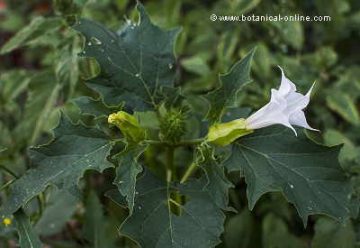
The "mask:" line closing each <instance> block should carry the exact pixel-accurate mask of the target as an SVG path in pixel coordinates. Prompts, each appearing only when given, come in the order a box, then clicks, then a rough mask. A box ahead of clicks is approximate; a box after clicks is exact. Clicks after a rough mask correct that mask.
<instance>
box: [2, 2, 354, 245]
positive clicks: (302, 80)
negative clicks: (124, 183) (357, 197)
mask: <svg viewBox="0 0 360 248" xmlns="http://www.w3.org/2000/svg"><path fill="white" fill-rule="evenodd" d="M143 3H144V5H145V7H146V9H147V11H148V13H149V16H150V17H151V19H152V21H153V22H154V23H156V24H157V25H158V26H160V27H162V28H174V27H176V26H181V27H182V32H181V33H180V34H179V36H178V39H177V42H176V47H175V52H176V55H177V61H176V64H175V65H173V66H174V70H176V82H177V84H178V85H181V86H182V88H183V90H184V92H186V93H187V94H191V95H193V96H194V104H195V103H197V105H198V106H199V111H201V110H203V108H204V107H203V103H202V102H197V97H196V96H197V95H198V94H201V93H203V92H206V91H208V90H210V89H214V88H215V87H217V83H218V74H219V73H224V72H226V71H228V69H229V68H230V67H231V65H233V64H234V63H235V62H236V61H238V60H239V59H240V58H243V57H244V56H245V55H246V54H247V53H248V52H249V51H250V50H251V49H252V48H254V47H257V49H256V53H255V54H254V60H253V64H252V67H251V69H252V78H253V80H254V83H252V84H251V85H249V86H248V87H246V88H244V91H243V93H242V94H241V96H240V97H239V98H238V99H239V104H240V103H241V105H242V106H244V107H246V108H244V109H243V111H247V112H248V111H249V110H250V109H258V108H259V107H260V106H262V105H263V104H264V103H266V102H267V100H268V99H269V92H270V88H272V87H275V86H276V85H277V84H278V81H279V80H278V78H279V74H280V72H279V70H278V69H276V65H281V66H282V67H283V68H284V69H285V71H286V72H287V75H288V76H289V78H291V79H293V80H294V81H295V82H296V83H297V84H298V86H299V88H300V91H301V92H305V90H306V89H308V88H309V87H310V86H311V84H312V83H313V81H315V80H316V82H317V83H316V87H315V90H314V94H313V98H312V101H311V103H310V108H309V109H308V111H307V115H308V116H310V118H309V122H310V123H311V125H312V126H313V127H316V128H318V129H320V130H321V133H319V134H317V133H315V134H314V133H308V136H309V137H310V138H311V139H313V140H314V141H316V142H318V143H323V144H327V145H337V144H341V143H344V146H343V148H342V149H341V152H340V163H341V166H342V167H343V169H344V170H345V171H346V173H347V176H349V177H351V179H352V182H353V186H354V188H355V192H356V191H359V190H360V188H359V187H360V184H359V179H360V178H359V173H360V169H359V168H360V167H359V166H360V147H359V144H360V142H359V141H360V117H359V109H360V105H359V98H360V93H359V92H360V64H359V62H360V57H359V52H360V48H359V35H360V3H359V2H358V1H356V0H342V1H340V0H331V1H323V0H306V1H295V0H294V1H264V0H263V1H261V0H249V1H246V0H234V1H230V0H225V1H188V0H182V1H161V0H156V1H144V2H143ZM134 5H135V3H134V2H131V1H120V0H117V1H115V0H113V1H111V0H103V1H95V0H90V1H86V0H74V1H71V0H62V1H61V0H56V1H54V2H53V3H49V1H40V0H38V1H26V2H24V1H0V20H1V22H0V27H1V33H0V44H1V45H2V48H1V54H2V55H1V64H0V70H1V75H0V77H1V78H0V166H1V169H2V170H1V178H0V180H1V184H2V187H1V189H2V191H1V200H2V201H5V200H6V199H7V193H6V192H7V188H8V185H9V184H11V183H12V181H13V180H14V179H15V178H17V177H19V176H20V175H23V174H24V173H25V171H26V170H27V169H29V168H31V166H32V165H31V163H30V159H29V156H31V153H29V152H28V150H27V148H28V147H30V146H37V145H39V144H43V143H46V142H47V141H49V139H51V136H52V132H51V129H52V128H54V127H55V126H56V123H57V122H58V119H59V116H60V114H59V112H60V109H62V110H63V112H65V113H66V114H67V115H68V116H69V117H70V118H71V119H72V120H73V121H77V120H80V119H81V120H82V121H83V122H84V123H86V124H88V125H91V124H93V123H94V117H93V116H89V115H83V114H82V113H81V111H80V110H79V109H78V108H77V107H75V105H74V104H73V101H72V99H74V98H75V97H77V96H81V95H91V96H93V97H95V98H96V97H97V95H96V94H95V93H94V92H92V91H90V90H89V89H88V88H87V87H86V86H85V84H84V82H83V81H84V80H85V79H88V78H91V77H92V76H94V75H96V74H97V73H98V68H97V66H96V63H95V62H94V61H93V60H89V59H86V58H83V57H80V58H79V57H78V56H77V55H78V53H80V52H81V50H82V49H81V48H82V46H83V44H82V42H83V41H82V39H81V37H79V35H77V33H76V32H75V31H74V30H73V29H72V28H70V24H71V23H73V21H74V16H75V15H77V16H81V17H85V18H89V19H92V20H97V21H99V22H101V23H103V24H104V25H105V26H107V27H109V28H110V29H117V28H118V27H119V26H120V24H124V23H127V22H128V20H135V19H136V18H137V12H136V11H135V10H134ZM129 13H130V14H129ZM212 13H216V14H218V15H220V14H225V15H226V14H237V15H240V14H252V13H255V14H259V15H261V14H279V13H281V14H283V15H286V14H295V13H296V14H303V15H329V16H331V17H332V21H331V22H321V23H315V22H310V23H305V22H302V23H299V22H266V23H256V22H253V23H251V22H245V23H237V22H212V21H210V20H209V16H210V14H212ZM78 99H79V98H78ZM77 101H80V100H77ZM81 101H82V104H83V105H84V106H89V99H86V98H82V99H81ZM90 103H91V102H90ZM86 104H88V105H86ZM115 109H116V108H115ZM95 110H96V111H95V112H94V113H93V115H95V116H98V117H101V115H107V114H109V113H108V112H107V111H108V110H107V109H104V108H101V106H97V108H96V109H95ZM92 111H94V109H92ZM85 112H86V111H85ZM61 123H63V125H65V127H66V120H63V121H62V122H61ZM152 124H153V123H149V125H152ZM79 129H81V127H79ZM65 130H66V128H65ZM55 132H56V130H55ZM58 132H65V131H64V130H58ZM79 132H80V131H79ZM96 132H97V131H96V130H94V131H93V136H92V137H91V138H92V139H94V140H96V144H97V145H98V146H99V147H103V146H106V144H104V141H102V139H101V138H99V135H98V134H97V133H96ZM85 139H89V137H82V136H81V135H80V137H79V138H78V139H77V141H78V142H83V141H82V140H85ZM53 145H54V144H53ZM74 147H76V144H75V145H74ZM91 148H92V147H89V149H91ZM105 148H106V147H105ZM81 152H83V154H86V151H85V150H84V151H81ZM106 152H108V151H107V150H106V149H104V151H103V150H101V151H99V153H101V154H102V155H103V154H105V153H106ZM134 152H136V151H134ZM101 154H96V156H94V158H90V159H97V158H99V156H101ZM178 156H182V157H184V156H185V159H186V156H187V153H186V151H183V154H178ZM187 159H189V158H187ZM190 159H191V158H190ZM147 162H149V163H150V164H152V163H154V161H147ZM155 162H156V161H155ZM108 167H110V165H106V164H104V165H102V167H101V168H94V169H96V170H98V171H103V170H104V169H105V170H104V171H103V173H99V172H96V171H95V170H94V171H90V172H89V171H87V172H86V174H85V176H84V179H83V180H82V181H81V185H82V186H83V187H82V189H83V191H82V192H81V199H83V200H82V201H78V200H77V199H75V198H74V197H73V195H71V194H69V193H67V192H66V191H62V190H57V189H55V188H48V189H47V190H46V191H45V192H44V193H42V194H40V195H39V196H38V197H37V198H35V199H33V200H31V201H30V202H29V204H28V205H27V207H26V209H24V211H25V212H26V214H27V215H28V216H31V220H30V221H31V223H29V221H28V220H27V218H24V213H23V212H17V214H16V215H15V218H16V220H17V221H16V224H15V221H14V222H13V224H11V225H9V226H4V225H2V226H1V227H0V242H1V246H4V247H7V246H10V247H11V246H14V245H15V243H16V242H17V241H16V240H18V238H17V232H16V229H19V233H20V241H19V242H20V243H23V242H26V240H24V238H22V237H21V234H22V235H25V236H29V237H33V239H34V241H33V242H35V243H36V242H39V241H38V240H36V239H37V238H36V237H37V235H40V237H41V240H42V242H43V243H44V244H48V245H51V246H53V247H84V246H90V247H136V245H135V243H134V242H133V241H131V240H130V239H128V238H126V237H124V236H120V235H118V233H117V228H118V227H119V225H120V223H121V222H122V221H123V220H124V219H125V217H126V216H127V211H126V210H124V209H123V208H121V207H120V206H118V205H117V204H115V203H114V201H111V200H109V198H108V197H104V196H103V195H104V192H105V191H107V190H108V189H109V188H110V187H111V186H109V184H111V180H109V179H112V178H114V172H113V171H112V169H111V168H110V169H106V168H108ZM54 169H55V170H56V168H54ZM77 170H81V168H74V171H72V172H71V173H70V172H69V173H70V175H74V174H73V173H76V172H77ZM65 176H67V175H65ZM230 176H231V179H232V180H231V181H232V183H233V184H234V185H235V188H233V189H230V194H229V195H230V204H231V206H232V207H233V208H234V209H236V210H237V211H238V212H237V213H235V212H227V213H226V225H225V231H224V233H223V235H222V241H223V242H222V243H221V244H220V245H219V246H218V247H229V248H232V247H234V248H235V247H236V248H237V247H309V246H311V247H320V248H321V247H328V245H329V243H331V244H333V247H360V225H359V224H360V223H359V222H360V221H359V219H357V218H355V219H352V220H349V221H347V222H346V223H343V224H340V223H337V222H335V221H333V220H332V219H330V218H327V217H325V216H311V217H310V219H309V221H308V225H307V226H306V228H304V226H303V224H302V221H301V219H300V217H298V215H297V212H296V210H295V208H294V207H293V206H292V205H290V204H288V203H287V202H286V201H285V199H284V197H283V196H282V195H281V194H278V193H270V194H267V195H265V196H263V197H262V198H261V199H260V201H259V202H258V203H257V204H256V206H255V208H254V209H253V210H252V211H251V212H250V211H249V210H248V207H247V206H248V203H247V199H246V195H245V190H246V184H245V182H244V180H243V179H240V177H239V175H238V173H231V174H230ZM64 178H65V179H62V180H66V177H64ZM154 183H155V182H154ZM67 187H70V186H69V185H67ZM181 190H183V191H186V189H181ZM39 192H40V191H39ZM112 197H115V196H112ZM157 197H159V198H161V197H162V196H161V194H159V195H158V196H157ZM110 198H111V197H110ZM146 203H147V204H151V202H146ZM136 207H138V206H136ZM130 221H131V220H130ZM16 225H18V226H16ZM31 225H33V226H34V227H35V228H34V230H33V231H32V232H30V233H28V232H29V230H30V228H27V227H29V226H31ZM20 230H21V231H20ZM131 231H132V230H128V232H131ZM23 237H24V236H23ZM24 247H26V246H24Z"/></svg>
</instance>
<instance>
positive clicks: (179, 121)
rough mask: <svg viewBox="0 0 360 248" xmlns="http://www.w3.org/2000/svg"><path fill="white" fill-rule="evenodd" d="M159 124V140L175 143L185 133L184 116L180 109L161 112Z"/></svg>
mask: <svg viewBox="0 0 360 248" xmlns="http://www.w3.org/2000/svg"><path fill="white" fill-rule="evenodd" d="M162 115H163V118H162V120H161V122H160V129H161V131H160V139H162V140H168V141H170V142H177V141H179V140H180V138H181V136H183V135H184V134H185V132H186V128H185V125H186V123H185V120H186V114H185V113H184V111H183V110H180V109H170V110H163V113H162Z"/></svg>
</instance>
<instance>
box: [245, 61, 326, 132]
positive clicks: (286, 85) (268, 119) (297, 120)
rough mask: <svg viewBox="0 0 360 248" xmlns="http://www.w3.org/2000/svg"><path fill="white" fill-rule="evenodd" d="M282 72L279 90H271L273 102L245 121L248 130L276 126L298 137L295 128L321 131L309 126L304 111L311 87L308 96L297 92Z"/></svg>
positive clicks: (308, 100)
mask: <svg viewBox="0 0 360 248" xmlns="http://www.w3.org/2000/svg"><path fill="white" fill-rule="evenodd" d="M279 68H280V70H281V74H282V75H281V84H280V87H279V89H278V90H276V89H271V100H270V102H269V103H268V104H266V105H265V106H263V107H262V108H261V109H259V110H258V111H256V112H255V113H254V114H252V115H251V116H249V117H248V118H247V119H246V120H245V126H246V129H250V130H253V129H259V128H263V127H267V126H271V125H275V124H280V125H284V126H286V127H288V128H291V129H292V130H293V131H294V133H295V135H297V133H296V130H295V129H294V127H293V125H294V126H299V127H303V128H306V129H309V130H313V131H319V130H317V129H314V128H312V127H310V126H309V124H308V123H307V121H306V117H305V113H304V111H303V110H304V109H305V107H306V106H307V105H308V104H309V102H310V94H311V91H312V89H313V87H314V84H313V85H312V86H311V88H310V90H309V91H308V92H307V93H306V95H302V94H300V93H298V92H296V86H295V84H294V83H293V82H291V81H290V80H289V79H288V78H287V77H286V76H285V74H284V71H283V69H282V68H281V67H280V66H279Z"/></svg>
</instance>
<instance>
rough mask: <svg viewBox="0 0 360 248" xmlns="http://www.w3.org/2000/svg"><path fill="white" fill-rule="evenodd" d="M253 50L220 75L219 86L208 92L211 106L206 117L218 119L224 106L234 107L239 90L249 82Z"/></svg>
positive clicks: (213, 119)
mask: <svg viewBox="0 0 360 248" xmlns="http://www.w3.org/2000/svg"><path fill="white" fill-rule="evenodd" d="M254 52H255V49H253V50H251V51H250V52H249V53H248V54H247V55H246V56H245V57H244V58H243V59H242V60H241V61H239V62H237V63H236V64H235V65H234V66H233V67H232V68H231V70H230V71H229V72H228V73H226V74H223V75H220V81H221V85H220V87H219V88H218V89H216V90H215V91H213V92H211V93H209V94H208V100H209V101H210V103H211V108H210V111H209V113H208V116H207V117H208V118H209V119H210V120H212V121H218V120H220V119H221V117H222V115H223V113H224V110H225V109H226V108H228V107H234V105H235V103H236V97H237V93H238V92H239V90H241V88H242V87H243V86H244V85H246V84H247V83H249V82H251V79H250V65H251V61H252V58H253V55H254Z"/></svg>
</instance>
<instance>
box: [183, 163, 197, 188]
mask: <svg viewBox="0 0 360 248" xmlns="http://www.w3.org/2000/svg"><path fill="white" fill-rule="evenodd" d="M197 167H198V164H197V163H194V162H193V163H192V164H191V165H190V166H189V167H188V168H187V170H186V171H185V174H184V175H183V177H182V178H181V180H180V183H185V182H186V181H187V180H188V179H189V177H190V176H191V175H192V174H193V172H194V170H195V169H196V168H197Z"/></svg>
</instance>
